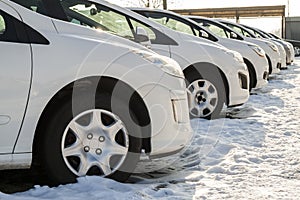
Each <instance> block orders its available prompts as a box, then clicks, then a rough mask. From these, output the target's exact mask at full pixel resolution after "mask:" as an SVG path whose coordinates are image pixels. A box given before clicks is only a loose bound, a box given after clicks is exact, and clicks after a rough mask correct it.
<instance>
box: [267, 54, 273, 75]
mask: <svg viewBox="0 0 300 200" xmlns="http://www.w3.org/2000/svg"><path fill="white" fill-rule="evenodd" d="M266 57H267V60H268V65H269V74H272V71H273V66H272V61H271V58H270V56H268V54H266Z"/></svg>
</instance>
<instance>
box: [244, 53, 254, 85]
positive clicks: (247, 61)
mask: <svg viewBox="0 0 300 200" xmlns="http://www.w3.org/2000/svg"><path fill="white" fill-rule="evenodd" d="M243 59H244V62H245V64H246V65H247V68H248V71H249V75H250V83H251V77H252V78H253V80H252V81H253V83H252V84H253V85H252V86H251V85H250V87H249V90H251V89H252V87H253V88H254V87H255V86H256V85H257V75H256V71H255V68H254V65H253V64H252V63H251V62H250V61H249V60H248V59H247V58H243Z"/></svg>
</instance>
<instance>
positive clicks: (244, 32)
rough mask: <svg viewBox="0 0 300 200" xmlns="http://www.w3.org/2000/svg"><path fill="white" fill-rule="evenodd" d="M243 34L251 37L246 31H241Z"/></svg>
mask: <svg viewBox="0 0 300 200" xmlns="http://www.w3.org/2000/svg"><path fill="white" fill-rule="evenodd" d="M243 35H244V36H246V37H252V36H251V35H250V34H249V33H248V32H247V31H243Z"/></svg>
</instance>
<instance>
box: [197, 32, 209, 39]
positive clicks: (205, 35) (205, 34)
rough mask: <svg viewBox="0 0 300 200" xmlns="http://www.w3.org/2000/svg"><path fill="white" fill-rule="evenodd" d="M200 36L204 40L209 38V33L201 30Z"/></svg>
mask: <svg viewBox="0 0 300 200" xmlns="http://www.w3.org/2000/svg"><path fill="white" fill-rule="evenodd" d="M199 36H200V37H203V38H209V35H208V33H207V32H206V31H204V30H200V31H199Z"/></svg>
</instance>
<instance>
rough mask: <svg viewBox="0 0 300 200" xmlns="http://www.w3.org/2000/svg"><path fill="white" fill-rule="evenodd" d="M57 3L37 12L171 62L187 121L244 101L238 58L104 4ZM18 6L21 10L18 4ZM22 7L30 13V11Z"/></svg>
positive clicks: (243, 75) (64, 0) (212, 115)
mask: <svg viewBox="0 0 300 200" xmlns="http://www.w3.org/2000/svg"><path fill="white" fill-rule="evenodd" d="M57 2H59V3H57V4H55V5H54V4H53V5H52V7H49V8H48V9H49V10H45V12H41V13H47V12H48V13H50V12H51V11H52V10H56V12H55V13H53V15H51V16H52V17H55V18H57V19H62V16H66V17H65V18H64V20H65V21H70V22H73V23H77V24H80V25H85V26H89V27H92V28H96V29H101V30H104V31H107V32H112V33H114V34H116V35H119V36H121V37H124V38H127V39H129V40H133V41H136V42H138V43H140V44H143V45H145V46H147V47H148V48H151V49H152V50H153V51H155V52H157V53H159V54H162V55H165V56H169V57H171V58H173V59H174V60H176V61H177V62H178V63H179V64H180V66H181V68H182V69H183V70H184V75H185V77H186V79H187V86H188V87H187V88H188V93H189V95H188V96H189V109H190V115H191V116H192V117H204V118H209V119H211V118H215V117H218V116H219V114H220V111H221V109H222V108H223V105H224V103H226V105H228V106H235V105H240V104H243V103H245V102H246V101H247V100H248V98H249V91H248V85H249V75H248V71H247V68H246V66H245V64H244V62H243V59H242V58H241V56H240V54H239V53H237V52H233V51H230V50H228V49H226V48H224V47H222V46H216V45H213V43H212V42H209V41H208V42H206V40H204V39H200V38H196V37H194V36H190V35H187V34H181V33H178V32H176V31H172V30H170V29H168V28H166V27H164V26H162V25H160V24H157V23H155V22H152V21H150V20H148V19H147V18H145V17H142V16H141V15H139V14H137V13H134V12H132V11H130V10H128V9H125V8H121V7H119V6H117V5H113V4H110V3H108V2H106V1H102V0H94V1H81V0H62V1H58V0H57ZM19 3H20V4H22V5H24V6H26V5H25V3H23V1H20V2H19ZM57 6H58V7H57ZM27 7H28V8H29V9H32V7H34V6H27ZM36 11H37V12H38V11H39V10H38V9H36ZM59 11H63V12H59ZM149 38H150V40H149Z"/></svg>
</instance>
